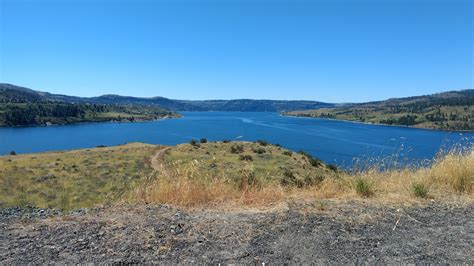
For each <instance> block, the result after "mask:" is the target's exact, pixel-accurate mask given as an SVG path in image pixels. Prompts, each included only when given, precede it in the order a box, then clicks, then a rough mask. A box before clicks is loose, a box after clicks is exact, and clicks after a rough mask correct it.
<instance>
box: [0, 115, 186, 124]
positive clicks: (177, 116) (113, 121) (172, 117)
mask: <svg viewBox="0 0 474 266" xmlns="http://www.w3.org/2000/svg"><path fill="white" fill-rule="evenodd" d="M182 117H183V115H182V114H178V113H176V114H173V115H165V116H163V117H160V118H152V119H136V120H133V121H130V120H127V119H124V120H113V119H112V120H104V121H79V122H71V123H62V124H52V123H51V124H30V125H12V126H7V125H0V128H35V127H38V128H42V127H58V126H71V125H84V124H97V123H117V124H118V123H123V124H128V123H145V122H154V121H160V120H166V119H176V118H182Z"/></svg>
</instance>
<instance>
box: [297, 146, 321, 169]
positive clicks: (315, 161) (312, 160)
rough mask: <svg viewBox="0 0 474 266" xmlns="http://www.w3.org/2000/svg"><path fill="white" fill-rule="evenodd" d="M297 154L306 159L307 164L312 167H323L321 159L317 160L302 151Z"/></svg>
mask: <svg viewBox="0 0 474 266" xmlns="http://www.w3.org/2000/svg"><path fill="white" fill-rule="evenodd" d="M298 153H299V154H301V155H303V156H305V157H306V159H308V161H309V163H310V164H311V165H312V166H314V167H317V166H320V165H323V161H321V159H319V158H317V157H313V156H312V155H311V154H309V153H307V152H305V151H303V150H301V151H299V152H298Z"/></svg>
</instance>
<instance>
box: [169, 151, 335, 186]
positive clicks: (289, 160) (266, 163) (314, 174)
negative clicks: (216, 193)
mask: <svg viewBox="0 0 474 266" xmlns="http://www.w3.org/2000/svg"><path fill="white" fill-rule="evenodd" d="M238 145H241V146H242V147H243V151H242V152H238V153H232V151H231V150H232V146H238ZM285 151H286V152H287V154H286V155H285V154H284V152H285ZM288 152H289V153H288ZM246 155H247V156H251V158H252V160H250V161H248V160H242V159H241V158H240V157H241V156H246ZM165 161H166V166H167V167H168V168H172V169H175V171H177V172H180V173H184V174H186V171H192V172H193V173H192V174H193V177H194V178H195V179H196V178H201V179H206V180H210V179H215V178H220V179H225V180H226V182H230V183H234V184H240V182H241V181H242V180H241V177H242V175H243V174H247V175H251V177H250V178H252V180H251V181H252V182H255V183H256V184H266V183H269V182H277V183H281V184H287V185H295V186H304V185H305V184H310V183H314V182H317V181H318V180H322V179H324V178H325V177H327V176H330V175H334V172H333V171H331V170H329V169H328V168H327V167H326V166H325V165H324V164H321V165H318V166H316V167H315V166H313V165H311V164H310V162H309V160H308V158H307V157H306V156H305V155H302V154H298V153H295V152H291V151H288V150H286V149H283V148H280V147H277V146H274V145H262V144H259V143H253V142H230V143H222V142H218V143H205V144H199V146H192V145H190V144H182V145H178V146H176V147H174V148H173V149H171V150H169V151H168V152H167V153H166V155H165Z"/></svg>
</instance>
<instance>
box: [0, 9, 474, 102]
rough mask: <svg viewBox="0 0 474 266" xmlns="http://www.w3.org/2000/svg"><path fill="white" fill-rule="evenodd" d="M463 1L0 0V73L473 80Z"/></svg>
mask: <svg viewBox="0 0 474 266" xmlns="http://www.w3.org/2000/svg"><path fill="white" fill-rule="evenodd" d="M473 2H474V1H470V0H467V1H460V0H445V1H439V0H400V1H395V0H390V1H384V0H377V1H376V0H373V1H357V0H346V1H344V0H335V1H329V0H327V1H316V0H315V1H309V0H306V1H303V0H299V1H298V0H296V1H295V0H293V1H290V0H287V1H282V0H280V1H276V0H275V1H271V0H266V1H263V0H261V1H250V0H242V1H235V0H233V1H231V0H220V1H218V0H215V1H197V0H189V1H184V0H175V1H172V0H169V1H158V0H156V1H152V0H135V1H132V0H128V1H112V0H98V1H92V0H57V1H51V0H29V1H26V0H0V3H1V4H0V23H1V24H0V82H8V83H13V84H17V85H22V86H26V87H30V88H32V89H37V90H44V91H49V92H53V93H62V94H68V95H78V96H97V95H101V94H121V95H131V96H164V97H169V98H175V99H234V98H254V99H262V98H265V99H308V100H320V101H327V102H360V101H368V100H379V99H385V98H389V97H399V96H410V95H420V94H429V93H434V92H440V91H446V90H452V89H467V88H473V87H474V86H473V76H474V69H473V60H474V55H473V28H474V24H473V14H474V11H473Z"/></svg>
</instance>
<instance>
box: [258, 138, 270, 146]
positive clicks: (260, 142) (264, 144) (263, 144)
mask: <svg viewBox="0 0 474 266" xmlns="http://www.w3.org/2000/svg"><path fill="white" fill-rule="evenodd" d="M255 142H256V143H258V144H260V145H262V146H267V145H268V144H269V143H268V141H265V140H261V139H259V140H257V141H255Z"/></svg>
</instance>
